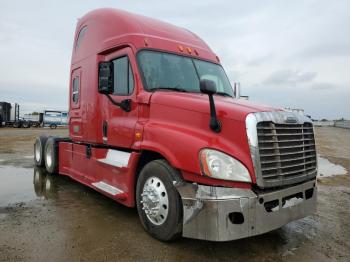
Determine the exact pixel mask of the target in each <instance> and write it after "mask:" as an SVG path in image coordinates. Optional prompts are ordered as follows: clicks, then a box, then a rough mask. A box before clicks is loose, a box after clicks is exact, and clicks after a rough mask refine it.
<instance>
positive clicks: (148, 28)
mask: <svg viewBox="0 0 350 262" xmlns="http://www.w3.org/2000/svg"><path fill="white" fill-rule="evenodd" d="M86 26H87V30H86V32H85V36H84V38H83V40H82V41H81V42H80V46H79V48H78V49H76V48H75V47H76V41H77V38H78V34H79V32H80V30H81V29H82V28H84V27H86ZM144 48H149V49H156V50H159V51H166V52H172V53H176V54H180V55H185V56H192V57H195V58H199V59H203V60H207V61H211V62H213V63H217V64H219V63H220V61H219V60H218V57H217V56H216V54H215V53H214V52H213V51H212V50H211V49H210V48H209V47H208V45H207V44H206V43H205V42H204V41H203V40H201V39H200V38H199V37H198V36H196V35H195V34H193V33H191V32H190V31H188V30H186V29H183V28H179V27H176V26H173V25H170V24H167V23H163V22H160V21H157V20H154V19H151V18H146V17H143V16H139V15H134V14H130V13H128V12H125V11H120V10H114V9H99V10H95V11H92V12H90V13H88V14H87V15H85V16H84V17H82V18H81V19H79V22H78V25H77V30H76V33H75V41H74V48H73V54H72V65H71V74H70V75H71V82H70V112H69V113H70V120H69V121H70V129H69V130H70V137H71V139H72V141H73V142H72V143H68V142H64V143H60V145H59V151H60V152H59V156H60V157H59V160H60V163H59V172H60V173H61V174H64V175H68V176H70V177H72V178H74V179H76V180H78V181H79V182H81V183H83V184H85V185H88V186H90V187H93V188H94V186H93V185H92V183H94V182H98V181H104V182H106V183H108V184H110V185H112V186H115V187H117V188H119V189H121V190H123V191H124V192H125V194H124V195H123V196H122V197H115V200H117V201H119V202H121V203H123V204H125V205H127V206H133V205H134V202H135V200H134V195H135V192H134V190H135V183H136V177H137V174H136V168H137V165H138V160H139V157H140V155H141V153H142V151H143V150H151V151H154V152H157V153H159V154H161V155H162V156H163V157H164V158H165V159H166V160H167V161H168V162H169V163H170V164H171V165H172V166H174V167H175V168H178V169H179V170H180V171H181V172H182V174H183V178H184V179H185V180H187V181H192V182H197V183H202V184H207V185H214V186H228V187H240V188H250V187H251V184H247V183H238V182H230V181H224V180H217V179H212V178H208V177H204V176H202V175H201V172H200V166H199V159H198V154H199V151H200V150H201V149H203V148H206V147H209V148H214V149H217V150H220V151H223V152H225V153H226V154H229V155H231V156H234V157H235V158H236V159H238V160H240V161H241V162H242V163H243V164H244V165H245V166H246V167H247V168H248V170H249V172H250V174H251V177H252V181H253V183H255V176H254V172H253V166H252V161H251V157H250V152H249V147H248V143H247V136H246V127H245V118H246V116H247V114H249V113H251V112H257V111H267V110H271V108H270V107H266V106H260V105H254V104H252V103H249V102H248V101H238V100H235V99H232V98H227V97H221V96H215V103H216V109H217V115H218V117H219V119H220V120H221V122H222V131H221V132H220V133H214V132H213V131H211V130H210V129H209V125H208V123H209V101H208V96H206V95H202V94H191V93H179V92H155V93H150V92H147V91H145V90H144V88H143V84H142V81H141V77H140V73H139V70H138V66H137V62H136V57H135V56H136V53H137V52H138V51H139V50H141V49H144ZM123 55H127V56H128V58H129V60H130V63H131V67H132V71H133V77H134V83H135V85H134V92H133V94H132V95H130V96H122V97H121V96H113V99H114V100H116V101H120V100H122V99H127V98H128V99H131V101H132V103H131V104H132V107H131V111H130V112H125V111H123V110H122V109H120V108H119V107H116V106H115V105H113V104H112V103H111V102H110V101H109V100H108V99H107V97H106V96H105V95H103V94H99V93H98V92H97V84H98V64H99V62H101V61H109V60H111V59H114V58H116V57H119V56H123ZM77 75H79V77H80V90H79V101H78V103H76V104H74V103H73V102H72V99H71V98H72V83H73V79H74V77H75V76H77ZM104 121H106V122H108V140H107V141H106V140H103V132H102V129H103V122H104ZM135 133H138V135H137V136H135ZM135 137H137V139H136V138H135ZM87 145H92V148H91V156H90V158H89V157H88V156H87V153H86V152H87V151H86V150H87V149H86V148H87ZM102 145H103V146H104V148H99V147H100V146H102ZM98 146H99V147H98ZM111 147H113V148H118V149H122V150H127V151H130V152H133V153H132V154H131V157H130V160H129V163H128V166H127V167H123V168H118V167H113V166H110V165H106V164H103V163H101V162H99V161H98V159H101V158H104V157H105V156H106V154H107V151H108V148H111ZM95 189H96V188H95ZM101 192H102V191H101ZM102 193H104V192H102ZM104 194H106V195H108V194H107V193H104ZM109 197H111V195H109Z"/></svg>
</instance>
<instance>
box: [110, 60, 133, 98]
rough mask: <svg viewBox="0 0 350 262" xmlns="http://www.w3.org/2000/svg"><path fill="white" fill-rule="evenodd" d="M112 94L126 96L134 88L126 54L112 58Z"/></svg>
mask: <svg viewBox="0 0 350 262" xmlns="http://www.w3.org/2000/svg"><path fill="white" fill-rule="evenodd" d="M113 67H114V75H113V77H114V92H113V94H114V95H121V96H126V95H130V94H132V92H133V90H134V77H133V74H132V69H131V66H130V62H129V59H128V57H127V56H123V57H120V58H117V59H115V60H113Z"/></svg>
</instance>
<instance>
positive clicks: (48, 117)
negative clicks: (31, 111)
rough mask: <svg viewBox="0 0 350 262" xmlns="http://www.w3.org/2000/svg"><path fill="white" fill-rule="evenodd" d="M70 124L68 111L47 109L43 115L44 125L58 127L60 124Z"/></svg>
mask: <svg viewBox="0 0 350 262" xmlns="http://www.w3.org/2000/svg"><path fill="white" fill-rule="evenodd" d="M67 125H68V112H66V111H56V110H45V111H44V115H43V126H44V127H46V126H48V127H50V128H57V127H58V126H67Z"/></svg>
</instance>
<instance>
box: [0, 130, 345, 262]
mask: <svg viewBox="0 0 350 262" xmlns="http://www.w3.org/2000/svg"><path fill="white" fill-rule="evenodd" d="M67 132H68V131H67V130H66V129H57V130H50V129H5V128H2V129H0V179H1V182H0V261H182V260H184V261H209V260H210V261H247V260H251V261H349V258H350V241H349V239H350V230H349V228H350V227H349V218H350V176H349V174H348V171H347V170H350V130H349V129H341V128H334V127H333V128H332V127H322V128H317V129H316V138H317V146H318V147H317V149H318V153H319V154H320V155H321V156H322V157H323V158H326V159H328V160H329V161H330V162H331V163H334V164H337V165H340V166H341V167H337V166H332V165H331V164H330V165H329V164H327V163H326V165H328V166H325V168H328V169H329V168H330V170H331V172H332V171H334V172H335V173H336V169H337V168H340V169H341V168H342V167H343V169H342V170H344V168H345V172H346V174H345V175H337V176H331V177H320V178H319V181H318V188H319V200H318V211H317V213H316V214H315V215H313V216H310V217H307V218H304V219H301V220H298V221H295V222H292V223H290V224H288V225H286V226H284V227H282V228H281V229H278V230H275V231H273V232H270V233H267V234H264V235H261V236H256V237H251V238H248V239H243V240H237V241H231V242H224V243H215V242H206V241H198V240H193V239H184V238H183V239H180V240H179V241H176V242H173V243H162V242H159V241H157V240H155V239H153V238H151V237H150V236H148V235H147V234H146V233H145V232H144V231H143V229H142V227H141V224H140V223H139V219H138V216H137V212H136V209H130V208H126V207H124V206H121V205H119V204H117V203H115V202H114V201H112V200H110V199H108V198H106V197H104V196H102V195H101V194H99V193H97V192H94V191H93V190H91V189H89V188H86V187H84V186H82V185H80V184H78V183H76V182H74V181H72V180H70V179H69V178H66V177H63V176H47V175H46V174H45V173H40V176H39V178H40V179H39V180H37V181H36V183H33V174H34V168H33V164H32V161H33V160H32V158H33V143H34V139H35V137H36V136H38V135H39V134H48V135H58V136H67ZM322 170H323V168H320V172H321V174H322V172H323V171H322ZM39 171H40V170H39ZM39 171H38V172H39ZM44 185H46V186H44Z"/></svg>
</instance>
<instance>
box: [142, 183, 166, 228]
mask: <svg viewBox="0 0 350 262" xmlns="http://www.w3.org/2000/svg"><path fill="white" fill-rule="evenodd" d="M141 198H142V200H141V204H142V209H143V211H144V212H145V214H146V216H147V218H148V220H149V221H150V222H152V223H153V224H154V225H157V226H159V225H162V224H163V223H164V222H165V220H166V219H167V217H168V212H169V198H168V192H167V190H166V188H165V185H164V183H163V182H162V181H161V180H160V179H159V178H158V177H150V178H148V179H147V180H146V183H145V184H144V186H143V190H142V194H141Z"/></svg>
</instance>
